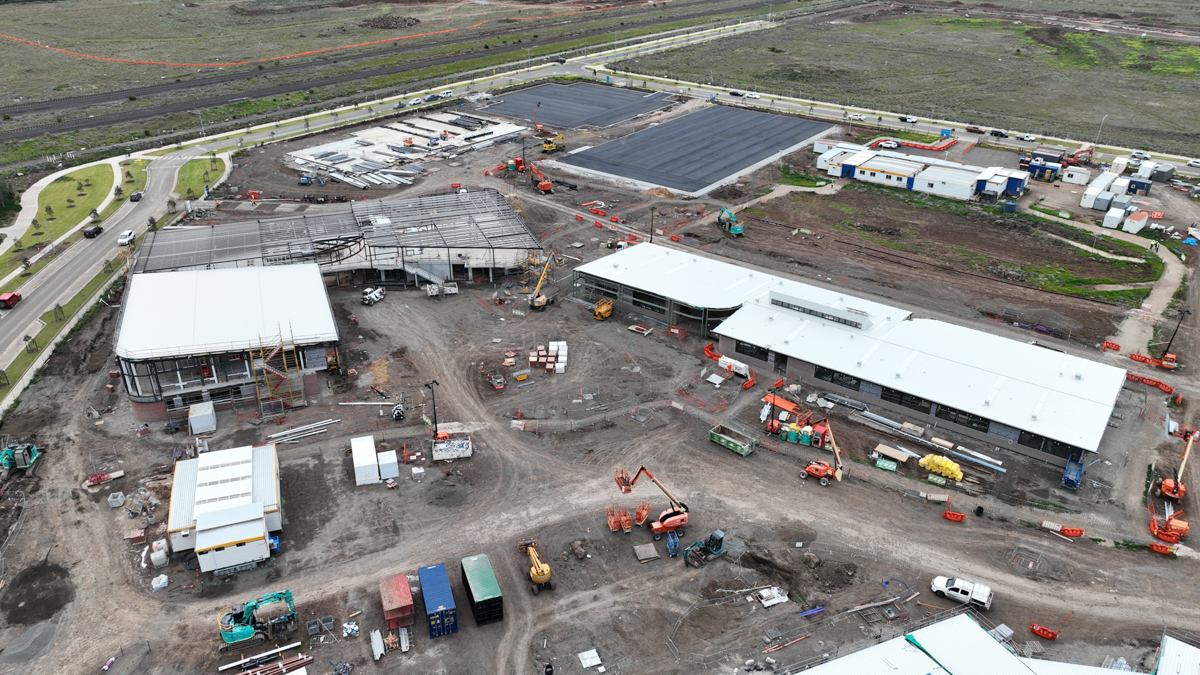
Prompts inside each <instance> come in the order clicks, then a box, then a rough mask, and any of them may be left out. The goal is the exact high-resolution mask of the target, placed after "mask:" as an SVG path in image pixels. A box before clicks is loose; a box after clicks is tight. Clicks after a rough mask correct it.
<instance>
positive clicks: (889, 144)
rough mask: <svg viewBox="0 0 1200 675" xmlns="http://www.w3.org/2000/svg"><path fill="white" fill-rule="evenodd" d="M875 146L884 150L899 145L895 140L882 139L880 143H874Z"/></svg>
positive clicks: (892, 148)
mask: <svg viewBox="0 0 1200 675" xmlns="http://www.w3.org/2000/svg"><path fill="white" fill-rule="evenodd" d="M875 147H877V148H883V149H884V150H895V149H896V148H898V147H900V144H899V143H897V142H896V141H883V142H882V143H880V144H879V145H876V146H875Z"/></svg>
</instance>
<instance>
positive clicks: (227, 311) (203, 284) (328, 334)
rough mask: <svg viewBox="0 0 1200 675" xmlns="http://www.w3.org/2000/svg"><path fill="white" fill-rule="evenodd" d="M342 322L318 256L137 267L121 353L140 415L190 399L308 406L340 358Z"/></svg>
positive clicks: (183, 408) (148, 417)
mask: <svg viewBox="0 0 1200 675" xmlns="http://www.w3.org/2000/svg"><path fill="white" fill-rule="evenodd" d="M337 340H338V331H337V324H336V322H335V321H334V317H333V310H332V308H331V307H330V305H329V297H328V295H327V293H326V291H325V282H324V280H323V278H322V276H321V270H320V267H319V266H318V265H316V264H313V263H308V264H299V265H272V266H263V267H240V268H228V269H210V270H187V271H177V272H159V273H156V274H134V275H133V276H132V277H131V278H130V282H129V288H128V290H127V291H126V293H125V300H124V303H123V305H122V313H121V319H120V325H119V327H118V329H117V336H116V347H115V350H114V351H115V352H116V355H117V362H118V364H119V368H120V370H121V374H122V379H123V382H124V384H125V390H126V392H127V393H128V395H129V399H130V400H131V401H132V402H133V412H134V416H135V417H137V419H138V420H140V421H143V422H154V421H162V420H165V419H169V418H171V417H173V416H178V417H183V416H186V415H187V413H188V408H189V406H191V405H192V404H196V403H202V402H209V401H211V402H213V403H214V406H215V408H216V409H218V410H221V409H227V408H230V407H232V406H233V405H234V404H237V403H240V404H242V405H244V406H246V407H249V408H251V409H260V410H261V411H262V412H267V413H271V412H282V410H283V409H284V408H285V407H289V408H290V407H296V406H302V405H305V403H306V400H307V399H306V397H305V394H306V392H308V393H315V392H316V391H318V388H317V382H316V376H315V373H316V372H317V371H320V370H326V369H328V368H330V367H331V366H334V365H336V356H335V354H336V352H335V351H334V350H333V349H332V348H333V346H334V345H336V343H337Z"/></svg>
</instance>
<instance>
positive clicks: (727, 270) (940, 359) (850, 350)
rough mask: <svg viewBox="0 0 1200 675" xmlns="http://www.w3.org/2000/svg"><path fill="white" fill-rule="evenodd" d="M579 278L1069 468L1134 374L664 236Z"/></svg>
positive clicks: (766, 357) (738, 351)
mask: <svg viewBox="0 0 1200 675" xmlns="http://www.w3.org/2000/svg"><path fill="white" fill-rule="evenodd" d="M575 282H576V286H577V287H579V289H580V294H581V295H582V296H583V297H585V298H589V299H595V298H596V297H600V296H604V297H609V298H612V299H613V300H614V302H616V303H617V305H618V308H619V309H620V310H621V311H626V312H631V313H634V314H641V315H643V316H646V317H647V318H649V319H652V320H654V321H660V322H662V323H665V324H668V325H673V326H680V327H683V328H685V329H687V330H693V331H696V330H699V331H701V333H702V334H707V333H709V332H712V333H715V334H716V335H718V336H719V345H718V349H717V351H719V352H720V353H722V354H725V355H727V356H729V357H730V358H733V359H737V360H739V361H743V362H745V363H747V364H748V365H750V366H751V367H753V368H755V369H756V370H757V371H758V372H759V373H760V374H761V375H760V379H766V378H767V377H768V375H766V374H767V373H770V372H775V373H779V374H782V375H787V376H791V377H792V378H794V379H797V380H800V381H803V382H805V383H807V384H808V385H809V386H817V387H819V388H821V389H823V390H826V391H829V392H831V393H835V394H840V395H843V396H846V397H848V398H853V399H856V400H859V401H861V402H863V403H865V404H866V405H867V406H868V407H870V408H871V409H873V410H876V411H883V412H884V413H885V414H886V413H887V412H889V411H890V412H892V413H894V414H896V415H899V416H901V417H903V418H907V419H912V420H913V421H915V422H919V423H922V424H929V425H932V426H937V427H944V428H948V429H950V430H951V431H956V432H959V433H961V434H963V435H966V436H969V437H974V438H978V439H980V440H985V441H987V442H988V443H990V444H994V445H996V446H999V447H1005V448H1008V449H1010V450H1013V451H1016V452H1019V453H1021V454H1025V455H1028V456H1031V457H1035V458H1037V459H1041V460H1045V461H1048V462H1051V463H1053V464H1057V465H1059V466H1064V465H1065V464H1066V459H1067V458H1068V457H1069V456H1071V455H1073V454H1080V453H1082V452H1084V451H1087V452H1095V451H1097V449H1098V448H1099V446H1100V442H1101V439H1102V437H1103V436H1104V432H1105V430H1106V429H1107V428H1108V421H1109V418H1110V416H1111V414H1112V411H1113V406H1114V405H1115V403H1116V399H1117V396H1118V394H1119V393H1120V391H1121V388H1122V386H1123V384H1124V382H1125V371H1124V370H1123V369H1121V368H1114V367H1112V366H1109V365H1106V364H1103V363H1100V362H1097V361H1092V360H1089V359H1085V358H1081V357H1077V356H1073V355H1070V354H1067V353H1064V352H1061V351H1057V350H1051V349H1045V348H1043V347H1038V346H1035V345H1030V344H1027V343H1025V342H1020V341H1017V340H1012V339H1009V338H1006V337H1001V336H998V335H994V334H992V333H987V332H984V331H979V330H975V329H972V328H967V327H964V326H959V325H955V324H952V323H947V322H944V321H939V320H936V319H921V318H914V317H913V315H912V312H911V311H909V310H906V309H902V308H899V307H892V306H889V305H884V304H882V303H878V302H873V301H870V300H866V299H863V298H859V297H856V296H852V295H848V294H846V293H843V292H841V291H836V290H828V289H824V288H818V287H815V286H810V285H808V284H803V283H800V282H797V281H792V280H790V279H784V278H782V277H777V276H775V275H772V274H767V273H764V272H757V271H753V270H747V269H745V268H742V267H738V266H736V265H732V264H729V263H725V262H721V261H718V260H713V259H711V258H706V257H704V256H700V255H697V254H695V253H691V252H685V251H677V250H672V249H667V248H664V247H661V246H655V245H653V244H639V245H636V246H633V247H630V248H628V249H625V250H624V251H620V252H618V253H615V254H613V255H610V256H608V257H605V258H601V259H600V260H596V261H594V262H590V263H587V264H585V265H581V266H580V267H578V268H577V269H576V271H575Z"/></svg>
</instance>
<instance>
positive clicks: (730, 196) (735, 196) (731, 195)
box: [709, 185, 746, 202]
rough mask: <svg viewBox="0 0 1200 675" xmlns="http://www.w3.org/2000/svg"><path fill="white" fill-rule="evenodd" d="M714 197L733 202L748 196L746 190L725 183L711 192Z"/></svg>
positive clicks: (710, 194)
mask: <svg viewBox="0 0 1200 675" xmlns="http://www.w3.org/2000/svg"><path fill="white" fill-rule="evenodd" d="M709 196H711V197H712V198H713V199H720V200H721V201H723V202H733V201H737V200H739V199H741V198H742V197H745V196H746V193H745V192H742V191H741V190H740V189H738V188H737V187H735V186H733V185H723V186H721V187H719V188H717V189H716V190H713V191H712V192H710V193H709Z"/></svg>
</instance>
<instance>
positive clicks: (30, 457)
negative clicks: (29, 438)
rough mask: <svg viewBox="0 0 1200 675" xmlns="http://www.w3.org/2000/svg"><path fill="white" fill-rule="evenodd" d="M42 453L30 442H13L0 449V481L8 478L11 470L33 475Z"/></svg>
mask: <svg viewBox="0 0 1200 675" xmlns="http://www.w3.org/2000/svg"><path fill="white" fill-rule="evenodd" d="M41 456H42V453H41V452H40V451H39V450H38V449H37V446H36V445H34V444H32V443H13V444H12V445H9V446H6V447H5V448H4V449H3V450H0V481H6V480H8V477H9V476H10V475H11V474H12V472H13V471H24V472H25V475H26V476H31V475H33V472H34V470H35V467H36V466H37V461H38V458H39V457H41Z"/></svg>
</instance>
